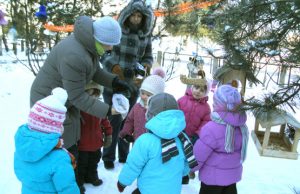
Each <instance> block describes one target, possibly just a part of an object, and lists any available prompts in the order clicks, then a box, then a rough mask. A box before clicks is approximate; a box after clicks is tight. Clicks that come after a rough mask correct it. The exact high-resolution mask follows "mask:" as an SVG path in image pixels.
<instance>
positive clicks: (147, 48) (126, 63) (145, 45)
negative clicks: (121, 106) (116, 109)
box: [101, 0, 154, 169]
mask: <svg viewBox="0 0 300 194" xmlns="http://www.w3.org/2000/svg"><path fill="white" fill-rule="evenodd" d="M153 18H154V17H153V11H152V9H151V7H148V6H146V4H145V3H144V2H143V1H141V0H132V1H130V2H129V3H128V5H127V6H126V7H125V8H124V9H122V11H121V13H120V15H119V18H118V22H119V24H120V26H121V28H122V38H121V43H120V44H119V45H115V46H114V47H113V50H112V52H111V54H110V55H104V57H103V58H102V59H101V61H102V64H103V66H104V68H106V69H107V71H109V72H112V73H115V74H118V75H119V77H120V78H122V79H123V80H125V81H126V82H127V83H128V84H129V85H130V86H131V87H132V88H134V89H132V90H133V91H134V92H133V93H132V94H131V96H128V98H129V104H130V109H131V108H132V106H133V105H134V104H135V103H136V100H137V97H138V95H139V86H140V83H141V82H138V81H137V80H136V79H135V78H136V77H137V76H138V75H142V76H145V74H146V73H147V74H148V75H149V73H150V68H151V67H152V63H153V56H152V42H151V31H152V24H153ZM111 96H112V91H111V90H110V89H108V88H105V89H104V92H103V97H104V101H105V102H107V103H108V104H111ZM109 119H110V121H111V123H112V127H113V142H112V144H111V146H110V147H108V148H106V149H104V151H103V161H104V166H105V168H106V169H112V168H114V163H113V162H114V160H115V158H116V147H117V144H118V150H119V152H118V153H119V162H121V163H124V162H125V161H126V158H127V155H128V152H129V145H128V144H127V143H126V142H124V141H123V140H122V139H119V138H118V134H119V131H120V129H122V125H123V124H124V121H122V118H121V116H120V115H113V116H111V117H110V118H109Z"/></svg>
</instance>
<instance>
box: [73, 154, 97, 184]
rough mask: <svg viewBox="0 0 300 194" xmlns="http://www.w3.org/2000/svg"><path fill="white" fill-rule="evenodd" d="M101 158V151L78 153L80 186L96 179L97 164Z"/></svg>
mask: <svg viewBox="0 0 300 194" xmlns="http://www.w3.org/2000/svg"><path fill="white" fill-rule="evenodd" d="M100 158H101V150H100V149H99V150H97V151H94V152H88V151H79V156H78V163H77V168H78V179H79V182H80V183H81V184H83V183H84V182H86V181H89V180H90V181H93V180H96V179H98V171H97V168H98V163H99V162H100Z"/></svg>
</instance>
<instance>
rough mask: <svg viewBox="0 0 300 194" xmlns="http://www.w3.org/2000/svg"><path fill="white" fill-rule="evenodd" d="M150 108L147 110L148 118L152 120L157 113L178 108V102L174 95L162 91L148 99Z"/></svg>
mask: <svg viewBox="0 0 300 194" xmlns="http://www.w3.org/2000/svg"><path fill="white" fill-rule="evenodd" d="M148 104H149V106H148V109H147V112H146V120H147V121H148V120H150V119H151V118H152V117H154V116H155V115H157V114H159V113H161V112H163V111H166V110H177V109H178V104H177V101H176V99H175V98H174V96H172V95H171V94H168V93H160V94H156V95H154V96H151V97H150V98H149V99H148Z"/></svg>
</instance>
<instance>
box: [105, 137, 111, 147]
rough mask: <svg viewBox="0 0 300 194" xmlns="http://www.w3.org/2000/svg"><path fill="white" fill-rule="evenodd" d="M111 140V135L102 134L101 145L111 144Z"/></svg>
mask: <svg viewBox="0 0 300 194" xmlns="http://www.w3.org/2000/svg"><path fill="white" fill-rule="evenodd" d="M111 142H112V135H105V136H104V143H103V147H104V148H107V147H109V146H110V145H111Z"/></svg>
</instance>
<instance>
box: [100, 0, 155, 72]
mask: <svg viewBox="0 0 300 194" xmlns="http://www.w3.org/2000/svg"><path fill="white" fill-rule="evenodd" d="M135 11H139V12H141V13H142V14H143V16H144V18H143V20H142V27H141V28H140V30H138V31H137V32H132V31H130V29H129V28H128V27H127V26H126V24H125V21H126V20H127V19H129V16H130V15H131V14H132V13H133V12H135ZM118 22H119V24H120V25H121V28H122V38H121V43H120V44H119V45H117V46H114V47H113V51H112V53H111V55H110V56H106V57H105V58H104V59H103V61H102V64H103V65H104V67H105V68H106V69H107V70H108V71H109V72H111V70H112V66H113V65H115V64H119V65H120V66H121V68H122V69H124V68H129V69H133V68H134V65H135V63H136V62H139V63H140V64H142V65H143V64H147V65H149V66H152V63H153V57H152V42H151V30H152V23H153V12H152V10H151V8H149V7H147V6H145V4H144V3H143V2H142V1H131V2H130V3H129V4H128V5H127V6H126V7H125V8H124V9H123V10H122V11H121V13H120V16H119V18H118Z"/></svg>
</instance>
